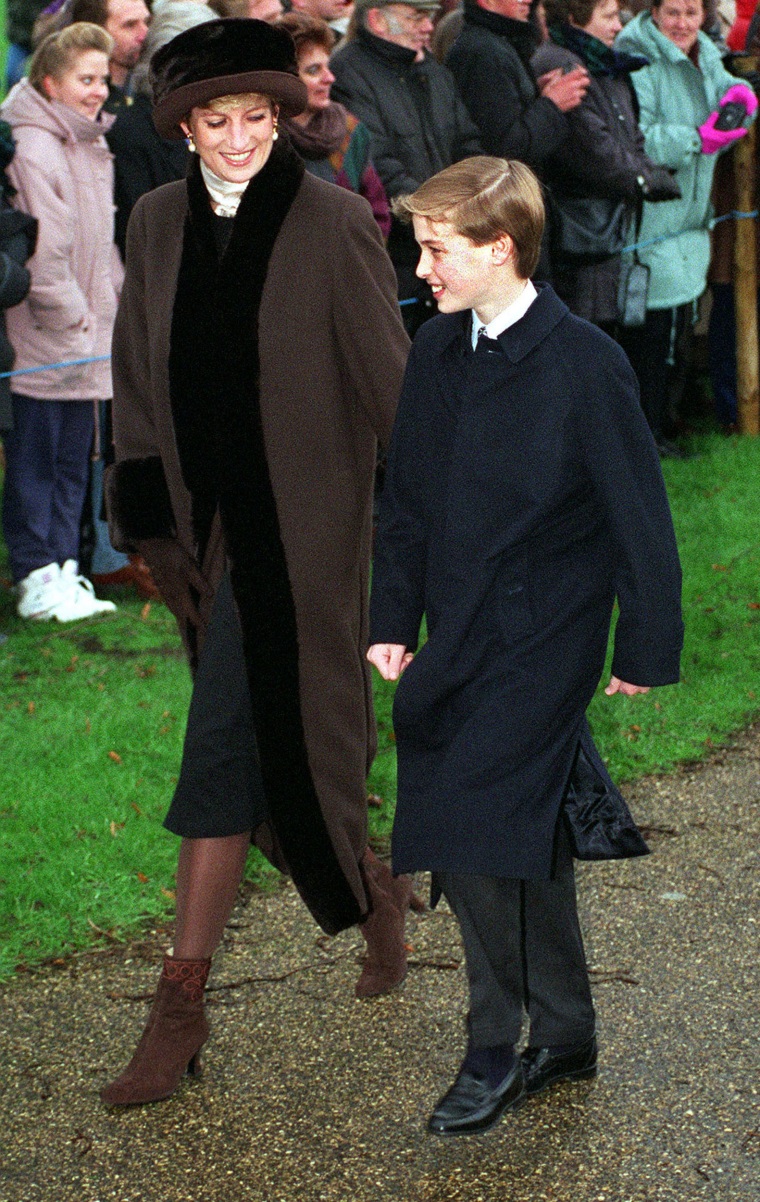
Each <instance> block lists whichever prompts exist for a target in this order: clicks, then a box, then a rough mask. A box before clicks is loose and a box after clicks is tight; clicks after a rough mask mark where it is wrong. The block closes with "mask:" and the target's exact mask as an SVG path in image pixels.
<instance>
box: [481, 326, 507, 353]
mask: <svg viewBox="0 0 760 1202" xmlns="http://www.w3.org/2000/svg"><path fill="white" fill-rule="evenodd" d="M500 350H501V347H500V346H499V342H498V339H496V338H489V337H488V334H487V333H486V327H485V326H481V327H480V329H479V330H478V342H477V346H476V347H475V354H476V355H496V354H498V353H499V351H500Z"/></svg>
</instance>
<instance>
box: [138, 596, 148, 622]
mask: <svg viewBox="0 0 760 1202" xmlns="http://www.w3.org/2000/svg"><path fill="white" fill-rule="evenodd" d="M149 617H150V601H146V602H145V604H144V605H143V607H142V609H141V610H140V618H141V620H142V621H143V622H147V620H148V618H149Z"/></svg>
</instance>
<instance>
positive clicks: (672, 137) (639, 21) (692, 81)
mask: <svg viewBox="0 0 760 1202" xmlns="http://www.w3.org/2000/svg"><path fill="white" fill-rule="evenodd" d="M698 47H699V67H696V66H695V65H694V63H693V62H692V60H691V59H690V58H689V57H688V55H686V54H684V53H683V51H682V50H679V49H678V47H677V46H676V45H674V44H673V42H671V41H669V40H668V38H666V37H664V36H663V34H661V33H660V31H659V29H658V28H657V26H656V25H655V23H654V21H653V20H652V17H651V15H650V13H649V11H648V10H645V11H643V12H640V13H639V14H638V16H636V17H634V18H633V20H632V21H629V22H628V24H627V25H626V26H625V28H624V29H623V30H622V31H621V33H619V34H618V36H617V38H616V40H615V48H616V49H620V50H626V51H628V53H630V54H643V55H644V56H645V57H646V58H648V59H649V66H648V67H644V68H642V70H641V71H635V72H634V73H633V74H632V76H631V79H632V80H633V85H634V87H635V89H636V95H637V97H638V101H639V109H640V112H639V124H640V126H641V129H642V130H643V133H644V139H645V141H644V145H645V149H646V152H647V154H648V155H649V157H650V158H652V159H654V161H655V162H656V163H662V165H663V166H665V167H671V168H674V169H675V170H676V178H677V180H678V186H679V188H680V189H681V199H680V200H669V201H664V202H660V203H659V204H646V203H645V204H644V214H643V219H642V223H641V230H640V232H639V235H638V241H639V242H646V241H648V240H649V239H650V238H658V237H660V236H661V235H663V234H668V235H673V236H672V237H668V238H666V239H665V240H664V241H662V242H658V243H657V244H656V245H655V246H650V247H646V248H645V249H643V250H641V251H640V252H639V257H640V258H641V261H642V262H643V263H647V264H648V265H649V267H650V268H651V275H650V280H649V300H648V305H647V307H648V308H650V309H670V308H672V307H673V306H675V305H683V304H686V303H687V302H688V301H693V300H696V298H697V297H698V296H700V295H701V294H702V293H703V292H704V290H705V286H706V282H707V268H708V265H709V262H710V234H709V232H708V229H707V224H708V222H709V220H710V218H711V217H712V206H711V203H710V192H711V189H712V180H713V173H714V171H715V161H716V159H717V155H714V154H702V153H701V149H700V147H701V141H700V137H699V133H698V132H697V128H698V126H700V125H701V124H702V123H703V122H704V121H705V120H706V119H707V117H709V115H710V113H711V112H712V111H713V110H714V109H715V108H717V106H718V102H719V100H720V99H721V97H722V96H724V95H725V93H726V92H727V91H728V89H729V88H730V87H731V85H732V84H735V83H737V82H739V81H738V80H737V79H736V76H734V75H730V74H729V73H728V71H726V69H725V67H724V66H723V63H722V61H721V58H720V54H719V53H718V50H717V49H716V47H715V45H714V43H713V42H711V41H710V39H709V38H708V37H707V35H706V34H704V33H701V32H700V34H699V35H698ZM631 240H632V241H633V237H632V239H631Z"/></svg>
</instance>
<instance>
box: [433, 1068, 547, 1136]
mask: <svg viewBox="0 0 760 1202" xmlns="http://www.w3.org/2000/svg"><path fill="white" fill-rule="evenodd" d="M527 1096H528V1095H527V1093H526V1091H525V1082H524V1081H523V1073H522V1065H521V1063H520V1061H519V1060H518V1061H517V1063H516V1064H515V1065H514V1067H513V1068H511V1069H510V1071H509V1072H508V1073H507V1075H506V1077H505V1078H504V1080H503V1081H501V1082H500V1083H499V1084H498V1085H496V1086H493V1085H491V1084H490V1083H489V1082H488V1081H487V1080H486V1079H485V1077H481V1076H480V1075H479V1074H478V1073H473V1072H470V1070H469V1069H466V1068H463V1069H461V1070H460V1073H459V1076H458V1077H457V1079H456V1081H455V1082H454V1084H453V1085H452V1087H451V1089H450V1090H449V1091H448V1093H446V1094H444V1096H443V1097H442V1098H441V1100H440V1102H439V1103H438V1105H437V1106H436V1108H435V1110H434V1111H433V1113H432V1114H431V1116H430V1118H429V1119H428V1131H431V1132H432V1133H433V1135H476V1134H477V1133H478V1132H480V1131H488V1129H489V1127H493V1125H494V1123H497V1122H498V1121H499V1119H500V1118H501V1116H502V1114H504V1112H505V1111H506V1110H517V1109H518V1108H519V1107H520V1106H522V1104H523V1102H525V1101H526V1099H527Z"/></svg>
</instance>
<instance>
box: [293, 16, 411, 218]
mask: <svg viewBox="0 0 760 1202" xmlns="http://www.w3.org/2000/svg"><path fill="white" fill-rule="evenodd" d="M277 24H278V25H282V27H283V28H284V29H287V31H288V33H289V34H290V36H291V37H292V38H293V41H294V42H295V46H296V55H297V57H298V74H299V76H300V78H301V79H302V80H303V82H304V83H305V85H306V93H307V100H306V108H305V109H304V111H303V112H302V113H299V114H298V115H297V116H296V117H291V118H289V119H288V120H287V121H285V122H284V123H283V124H284V128H285V129H287V131H288V134H289V136H290V140H291V141H292V143H293V145H294V146H295V148H296V150H297V151H298V153H299V154H300V155H301V157H302V158H303V159H304V161H305V163H306V170H307V171H310V172H311V173H312V175H316V176H318V177H319V178H320V179H326V180H327V181H328V182H329V183H331V184H339V185H340V187H341V188H349V189H350V191H352V192H358V193H359V195H360V196H363V197H364V198H365V199H366V200H368V201H369V203H370V204H371V205H372V212H373V213H374V214H375V221H376V222H377V224H378V225H379V226H380V232H381V233H382V235H383V237H384V238H387V237H388V234H389V233H390V229H391V215H390V209H389V207H388V198H387V196H386V195H385V189H384V188H383V185H382V183H381V182H380V176H379V175H378V174H377V172H376V171H375V168H374V167H373V165H372V160H371V159H370V156H369V130H368V129H367V128H366V126H364V125H362V124H361V123H360V122H359V121H358V120H357V119H356V117H354V116H352V115H351V113H349V112H347V110H346V109H344V107H343V105H342V104H337V103H336V102H335V101H334V100H331V99H330V87H331V85H332V84H333V83H334V82H335V76H334V75H333V73H332V71H331V70H330V66H329V61H330V51H331V50H332V47H333V44H334V42H335V34H334V33H333V31H332V30H331V29H330V26H329V25H328V24H327V23H326V22H325V21H320V20H319V19H318V18H317V17H310V16H308V15H307V14H306V13H296V12H291V13H286V14H285V16H284V17H281V18H280V20H279V21H278V22H277Z"/></svg>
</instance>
